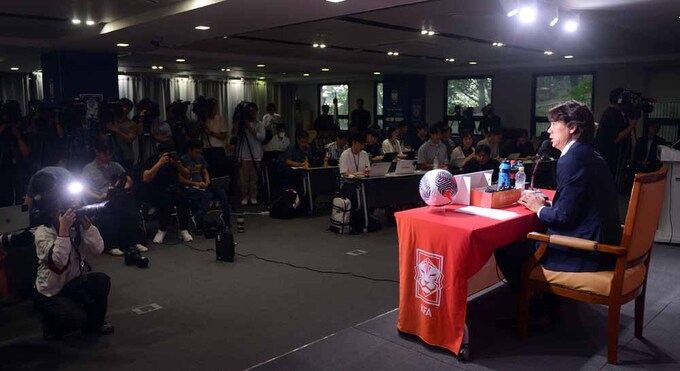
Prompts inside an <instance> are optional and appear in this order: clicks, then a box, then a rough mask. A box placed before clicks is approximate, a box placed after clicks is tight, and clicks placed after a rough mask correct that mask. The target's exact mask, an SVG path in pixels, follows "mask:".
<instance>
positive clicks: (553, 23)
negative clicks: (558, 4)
mask: <svg viewBox="0 0 680 371" xmlns="http://www.w3.org/2000/svg"><path fill="white" fill-rule="evenodd" d="M559 21H560V18H559V17H558V16H555V18H553V19H552V21H550V27H555V25H556V24H557V22H559Z"/></svg>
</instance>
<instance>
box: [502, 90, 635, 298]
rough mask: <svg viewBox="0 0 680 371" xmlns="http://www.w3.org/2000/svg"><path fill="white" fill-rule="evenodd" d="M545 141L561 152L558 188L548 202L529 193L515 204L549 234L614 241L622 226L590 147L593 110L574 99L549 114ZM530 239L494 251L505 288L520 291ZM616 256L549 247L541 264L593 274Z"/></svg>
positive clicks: (610, 185)
mask: <svg viewBox="0 0 680 371" xmlns="http://www.w3.org/2000/svg"><path fill="white" fill-rule="evenodd" d="M548 117H549V119H550V129H548V133H549V134H550V141H551V143H552V145H553V147H555V148H557V149H559V150H560V151H561V152H562V156H561V157H560V159H559V160H558V162H557V192H556V193H555V197H554V199H553V202H552V205H550V204H548V203H547V202H546V201H545V200H544V199H543V198H542V197H539V196H537V195H536V194H533V193H528V194H525V195H523V196H522V197H521V198H520V200H519V203H520V204H522V205H524V206H525V207H526V208H527V209H529V210H531V211H533V212H535V213H536V214H537V215H538V218H539V219H540V221H541V222H542V223H543V224H544V225H545V226H547V228H548V231H547V233H548V234H559V235H565V236H570V237H578V238H584V239H588V240H594V241H598V242H603V243H607V244H613V245H618V244H619V242H620V240H621V224H620V219H619V213H618V205H617V198H616V188H615V186H614V180H613V178H612V175H611V172H609V171H607V170H608V167H607V163H606V162H605V161H604V160H603V159H602V157H601V156H600V155H599V154H598V153H597V152H596V151H595V149H594V148H593V146H592V142H593V133H594V131H595V125H594V120H593V114H592V112H591V111H590V109H588V107H586V106H585V105H582V104H580V103H578V102H575V101H568V102H566V103H563V104H561V105H559V106H557V107H555V108H553V109H551V110H550V111H549V113H548ZM535 250H536V245H535V244H534V243H533V242H527V241H523V242H518V243H515V244H512V245H509V246H506V247H503V248H501V249H499V250H497V251H496V260H497V261H498V265H499V266H500V268H501V270H502V271H503V274H505V276H506V278H507V279H508V283H509V284H510V286H511V287H512V288H513V289H514V290H516V291H519V284H520V271H521V267H522V264H523V263H524V262H525V261H526V260H527V259H528V258H529V257H530V256H531V255H533V253H534V251H535ZM614 262H615V257H614V256H612V255H607V254H601V253H599V252H597V251H592V252H591V251H581V250H574V249H567V248H566V247H562V246H553V245H550V246H549V248H548V251H547V253H546V255H545V256H544V258H543V260H542V261H541V263H542V264H543V266H544V267H545V268H546V269H549V270H552V271H561V272H595V271H601V270H608V269H611V268H613V266H614Z"/></svg>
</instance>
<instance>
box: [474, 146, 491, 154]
mask: <svg viewBox="0 0 680 371" xmlns="http://www.w3.org/2000/svg"><path fill="white" fill-rule="evenodd" d="M485 153H486V154H487V155H489V156H491V147H489V146H487V145H486V144H478V145H477V148H475V154H478V155H481V154H485Z"/></svg>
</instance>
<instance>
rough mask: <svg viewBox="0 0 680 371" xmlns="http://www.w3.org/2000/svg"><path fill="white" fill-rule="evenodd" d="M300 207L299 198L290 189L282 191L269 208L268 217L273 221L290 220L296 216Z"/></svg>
mask: <svg viewBox="0 0 680 371" xmlns="http://www.w3.org/2000/svg"><path fill="white" fill-rule="evenodd" d="M299 207H300V197H298V193H297V192H295V191H294V190H292V189H286V190H285V191H283V193H282V194H281V196H279V197H278V198H277V199H276V200H274V202H272V204H271V206H270V207H269V216H271V217H272V218H274V219H292V218H294V217H295V216H296V215H297V211H298V208H299Z"/></svg>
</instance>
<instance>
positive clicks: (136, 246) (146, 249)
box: [135, 243, 149, 252]
mask: <svg viewBox="0 0 680 371" xmlns="http://www.w3.org/2000/svg"><path fill="white" fill-rule="evenodd" d="M135 248H136V249H137V251H139V252H147V251H149V248H148V247H146V246H144V245H142V244H141V243H138V244H136V245H135Z"/></svg>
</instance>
